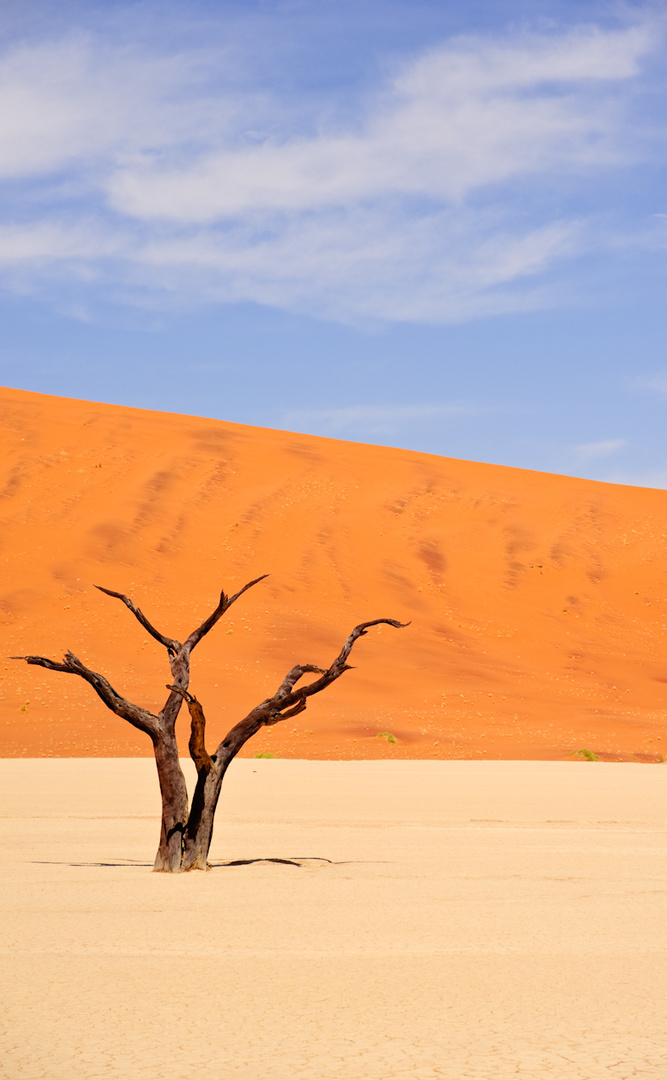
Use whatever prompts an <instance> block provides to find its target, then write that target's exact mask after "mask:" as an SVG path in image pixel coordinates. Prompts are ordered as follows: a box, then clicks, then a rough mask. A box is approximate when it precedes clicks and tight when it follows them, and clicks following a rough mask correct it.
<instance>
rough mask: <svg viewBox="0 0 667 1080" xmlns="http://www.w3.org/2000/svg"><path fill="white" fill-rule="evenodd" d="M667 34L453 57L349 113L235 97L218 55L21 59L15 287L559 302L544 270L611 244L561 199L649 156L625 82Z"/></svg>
mask: <svg viewBox="0 0 667 1080" xmlns="http://www.w3.org/2000/svg"><path fill="white" fill-rule="evenodd" d="M656 38H657V34H656V32H655V27H654V26H652V25H650V24H648V23H641V24H637V25H633V26H626V27H625V28H622V29H617V30H610V29H600V28H596V27H591V26H587V27H579V28H577V27H575V28H573V29H572V28H571V29H568V30H566V31H563V32H561V33H555V32H554V33H550V34H541V35H540V34H528V33H520V34H516V35H514V36H507V35H505V36H503V37H498V38H496V39H491V38H472V37H471V38H466V39H456V40H452V41H450V42H448V43H444V44H442V45H440V46H438V47H436V48H433V49H431V50H430V51H428V52H427V53H424V54H423V55H421V56H419V57H417V58H415V59H412V60H411V61H409V62H406V63H405V64H404V65H403V67H402V68H400V69H398V70H396V72H395V73H394V76H393V77H392V78H390V79H388V80H387V81H386V82H385V84H384V85H382V86H378V87H377V88H376V89H375V91H374V92H373V93H372V94H369V93H366V95H365V97H364V98H363V100H362V99H360V100H359V101H358V105H357V109H356V112H355V113H354V116H352V114H351V111H350V110H348V111H347V112H346V114H345V116H344V117H343V116H341V115H340V114H339V113H335V110H329V112H330V115H334V114H335V116H336V119H331V118H330V116H329V118H327V116H326V110H324V112H323V113H321V114H317V113H313V114H312V115H306V114H305V113H304V109H303V107H300V108H299V109H296V108H294V107H292V106H291V105H290V103H289V102H286V101H279V100H277V99H276V98H275V97H272V96H271V95H270V94H268V93H267V92H266V90H265V89H264V88H262V87H260V86H259V85H258V86H257V87H248V86H247V85H243V86H239V85H235V84H234V77H235V75H234V64H233V63H231V61H230V60H229V56H228V55H227V54H225V52H224V50H217V51H216V50H215V49H214V48H212V47H209V46H207V47H202V48H200V49H198V50H191V51H189V52H180V53H176V52H174V53H172V54H170V55H157V54H154V53H151V52H149V51H147V50H146V48H145V47H143V46H139V45H130V44H125V45H118V43H117V42H116V43H108V42H105V41H103V40H102V39H100V38H97V37H95V36H92V35H88V36H84V35H72V36H69V37H67V38H65V39H62V40H59V41H50V42H49V41H47V42H43V43H41V44H38V45H35V44H29V45H28V44H26V45H24V46H22V47H21V48H14V49H13V50H9V51H7V52H6V54H5V55H4V57H3V58H2V60H1V61H0V179H2V180H4V184H5V196H6V205H7V206H8V207H9V214H10V218H7V219H6V220H5V224H4V225H1V224H0V268H1V269H2V273H3V279H4V281H5V283H6V285H7V287H9V288H20V289H21V290H22V291H23V290H25V289H28V288H33V289H42V290H44V292H45V294H46V295H48V293H49V290H50V289H51V288H52V287H53V281H54V279H55V278H56V277H57V279H58V283H59V285H58V287H59V288H62V287H63V283H64V282H65V283H66V282H67V281H70V282H71V283H76V287H77V288H79V289H83V288H85V287H91V286H90V284H89V286H86V285H85V282H88V283H94V285H95V287H96V288H98V289H99V288H102V289H106V290H111V291H113V293H114V295H115V296H116V297H117V298H121V299H124V300H125V301H127V302H131V303H150V304H161V303H162V304H170V305H171V304H174V303H187V304H191V303H197V302H202V301H203V302H207V303H211V302H214V303H215V302H222V303H226V302H233V301H243V300H250V301H256V302H259V303H264V304H270V305H274V306H278V307H282V308H286V309H290V310H298V311H308V312H310V313H313V314H319V315H324V316H327V317H333V318H340V319H355V318H368V317H370V318H377V319H389V320H415V321H424V322H446V321H457V320H461V319H468V318H473V317H475V316H479V315H485V314H492V313H498V312H504V311H516V310H526V309H529V308H534V307H538V306H542V305H544V304H546V303H549V302H553V295H554V294H553V290H552V288H551V287H550V286H549V284H548V283H545V280H544V274H545V273H546V272H547V271H549V270H550V269H552V268H553V267H554V266H556V265H557V264H558V263H559V261H562V260H565V259H567V258H568V257H571V256H573V255H576V254H578V253H581V252H584V251H587V250H590V249H591V248H593V249H594V248H595V247H596V246H597V245H599V244H600V243H601V242H603V241H601V240H600V237H599V235H597V232H596V229H595V228H594V227H592V225H591V223H590V222H589V221H587V220H586V219H585V218H582V217H581V215H579V216H577V215H573V214H572V213H570V214H560V215H555V216H554V215H553V213H552V212H550V211H549V210H548V209H547V208H546V207H544V206H541V204H540V194H539V193H540V190H541V187H542V185H544V182H545V178H548V184H549V185H550V184H553V182H554V177H557V176H567V177H569V178H572V177H576V178H578V180H579V181H580V182H582V183H584V182H586V177H591V176H595V175H598V174H599V172H600V170H608V169H614V168H617V167H619V166H621V165H624V164H627V163H628V162H629V161H631V160H633V159H634V158H635V157H636V155H637V153H638V152H639V149H638V147H639V144H638V142H637V140H636V138H635V136H634V135H633V134H632V126H631V124H630V123H629V121H628V120H627V118H626V116H625V113H624V106H625V96H624V95H625V93H626V91H625V89H624V88H626V87H630V86H631V85H632V83H633V81H635V80H636V79H637V77H638V76H639V75H640V73H641V65H642V62H643V61H644V59H645V58H646V57H647V56H648V55H649V53H650V52H651V50H652V49H653V48H654V47H655V43H656ZM627 92H628V93H629V92H630V91H627ZM318 108H320V109H321V103H318Z"/></svg>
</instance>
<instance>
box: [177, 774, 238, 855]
mask: <svg viewBox="0 0 667 1080" xmlns="http://www.w3.org/2000/svg"><path fill="white" fill-rule="evenodd" d="M228 765H229V761H225V762H224V763H221V764H220V765H217V764H216V765H214V766H213V768H212V769H211V770H210V772H209V773H205V772H201V773H200V774H199V776H198V777H197V786H196V788H195V792H194V795H193V797H192V806H191V808H190V816H189V818H188V824H187V826H186V829H185V836H184V838H183V861H182V863H181V869H182V870H206V868H207V866H208V861H207V860H208V853H209V850H210V847H211V840H212V839H213V824H214V821H215V812H216V810H217V808H218V799H219V798H220V791H221V788H222V781H223V780H224V777H225V773H226V772H227V766H228Z"/></svg>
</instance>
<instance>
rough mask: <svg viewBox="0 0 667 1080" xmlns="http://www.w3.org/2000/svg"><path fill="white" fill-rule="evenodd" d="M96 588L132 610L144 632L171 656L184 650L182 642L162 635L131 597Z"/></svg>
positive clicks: (99, 586) (100, 587)
mask: <svg viewBox="0 0 667 1080" xmlns="http://www.w3.org/2000/svg"><path fill="white" fill-rule="evenodd" d="M95 588H96V589H99V590H100V592H103V593H106V595H107V596H113V597H115V598H116V600H122V601H123V603H124V604H125V607H126V608H129V609H130V611H131V612H132V614H133V615H134V617H135V619H138V621H139V622H140V623H141V625H142V626H143V628H144V630H148V633H149V634H150V635H151V637H154V638H155V640H156V641H159V642H160V645H164V647H165V649H166V650H167V652H168V653H169V655H170V656H175V655H176V653H178V652H180V650H181V648H182V646H181V643H180V641H176V639H175V638H170V637H166V636H165V634H161V633H160V631H159V630H156V629H155V627H154V626H153V624H152V623H150V622H149V621H148V619H147V618H146V616H145V615H144V613H143V611H141V609H140V608H138V607H137V606H136V604H133V603H132V601H131V600H130V598H129V596H125V594H124V593H120V592H114V591H113V589H104V588H102V586H101V585H96V586H95Z"/></svg>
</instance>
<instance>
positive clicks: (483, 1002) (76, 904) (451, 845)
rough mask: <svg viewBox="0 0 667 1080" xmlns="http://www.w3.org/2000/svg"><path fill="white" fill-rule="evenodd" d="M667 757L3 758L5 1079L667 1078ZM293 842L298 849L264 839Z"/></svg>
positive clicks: (0, 1067)
mask: <svg viewBox="0 0 667 1080" xmlns="http://www.w3.org/2000/svg"><path fill="white" fill-rule="evenodd" d="M666 768H667V767H666V766H661V765H635V764H608V765H605V764H602V763H590V762H585V763H584V762H579V763H574V762H573V763H569V764H567V763H561V762H527V761H522V762H497V761H496V762H470V761H437V762H435V761H434V762H431V761H406V762H384V761H373V762H324V761H321V762H315V761H311V762H299V761H279V760H274V761H271V760H266V761H265V760H259V761H254V760H252V759H250V760H244V761H237V762H236V763H235V764H234V766H233V768H232V770H231V772H230V775H229V778H228V782H227V783H226V790H225V791H224V794H223V799H222V804H221V807H220V810H219V819H218V828H217V833H216V836H215V839H214V846H213V850H212V853H211V854H212V862H213V864H214V868H213V869H212V871H211V872H209V873H208V874H202V873H194V874H189V875H183V876H182V877H168V876H165V875H157V874H151V873H150V869H149V868H150V863H151V861H152V856H153V853H154V847H155V843H156V839H157V824H156V822H157V818H156V814H157V809H158V807H157V798H156V787H157V782H156V780H155V778H154V776H153V766H152V763H151V762H150V761H148V760H145V759H144V760H142V759H133V760H112V759H92V760H91V759H88V760H84V759H79V760H39V761H30V760H11V761H2V762H0V774H1V775H0V780H1V783H0V791H1V792H2V794H1V795H0V812H1V813H2V815H3V817H4V818H5V821H4V827H5V835H6V837H7V839H8V851H7V858H6V868H5V871H4V874H3V877H2V881H1V882H0V919H1V920H2V926H3V942H2V946H1V956H0V961H1V968H0V971H1V975H0V978H1V985H0V998H1V1000H2V1002H3V1007H2V1010H1V1012H0V1047H1V1050H2V1054H1V1062H2V1063H1V1064H0V1074H1V1075H2V1076H3V1077H4V1078H6V1080H65V1078H66V1080H130V1078H138V1080H139V1078H145V1080H185V1078H186V1077H189V1076H192V1075H200V1076H205V1077H206V1078H207V1080H394V1078H396V1080H399V1078H400V1080H403V1078H405V1080H506V1078H510V1077H511V1078H520V1080H541V1078H543V1077H544V1078H547V1080H630V1078H633V1080H634V1078H637V1080H640V1078H641V1080H667V1050H666V1049H665V1046H666V1041H665V1035H664V1020H665V1016H667V971H666V969H665V952H666V950H665V937H666V933H665V912H666V900H667V881H666V879H667V858H666V855H667V852H666V850H665V849H666V847H667V844H666V836H665V817H666V810H667V786H666V783H665V781H666V780H667V772H666V771H665V769H666ZM271 860H284V861H271Z"/></svg>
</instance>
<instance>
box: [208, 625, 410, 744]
mask: <svg viewBox="0 0 667 1080" xmlns="http://www.w3.org/2000/svg"><path fill="white" fill-rule="evenodd" d="M380 624H385V625H387V626H394V627H396V629H401V630H402V629H403V628H404V627H406V626H409V625H410V624H409V623H401V622H398V621H397V620H396V619H373V620H372V621H371V622H365V623H359V625H358V626H355V628H354V630H353V631H352V633H351V634H350V635H349V637H347V638H346V640H345V642H344V644H343V648H342V649H341V651H340V652H339V654H338V656H337V657H336V659H335V660H334V662H333V663H332V664H331V666H330V667H328V668H326V669H325V668H319V667H315V665H313V664H297V665H296V666H295V667H293V668H292V669H291V671H289V672H288V673H287V675H286V676H285V678H284V679H283V681H282V683H281V684H280V686H279V687H278V689H277V690H276V692H275V694H274V695H273V697H270V698H267V699H266V701H263V702H262V703H261V704H260V705H257V706H256V707H255V708H254V709H252V710H251V711H250V712H249V713H248V715H247V716H246V717H244V719H243V720H241V721H240V722H239V723H238V724H236V725H235V726H234V727H233V728H232V729H231V731H229V732H228V733H227V735H226V736H225V738H224V739H223V740H222V742H221V743H220V745H219V746H218V748H217V750H216V751H215V754H214V755H213V758H214V760H217V759H218V758H219V757H220V756H221V755H222V756H223V757H224V758H225V759H227V760H231V758H233V757H234V756H235V755H236V754H237V753H238V752H239V750H240V749H241V747H242V746H243V745H244V743H246V742H247V741H248V739H250V738H251V737H252V736H253V735H255V734H256V733H257V732H258V731H259V729H260V728H261V727H266V726H271V725H272V724H277V723H279V722H280V721H281V720H288V719H289V718H290V717H292V716H297V715H298V714H299V713H301V712H303V711H304V709H305V708H306V705H307V698H309V697H312V696H313V694H319V693H320V692H321V691H322V690H325V689H326V688H327V686H330V685H331V683H332V682H335V681H336V679H339V678H340V677H341V675H342V674H343V673H344V672H345V671H349V670H350V665H349V664H348V663H347V658H348V656H349V655H350V652H351V651H352V647H353V645H354V643H355V641H357V640H358V639H359V638H360V637H363V636H364V635H365V634H367V633H368V628H369V627H370V626H379V625H380ZM309 672H312V673H313V674H318V675H319V676H320V678H319V679H315V680H314V681H313V682H312V683H308V685H307V686H302V687H301V688H300V689H298V690H296V689H295V685H296V683H297V682H298V681H299V679H300V678H301V677H302V676H303V675H305V674H307V673H309Z"/></svg>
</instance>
